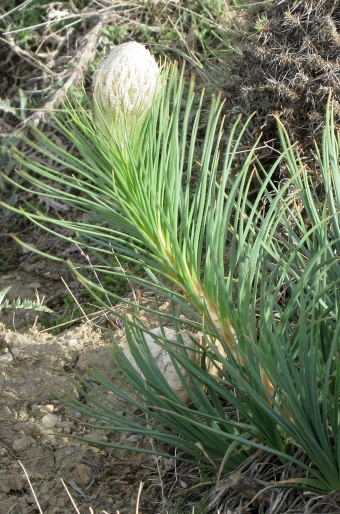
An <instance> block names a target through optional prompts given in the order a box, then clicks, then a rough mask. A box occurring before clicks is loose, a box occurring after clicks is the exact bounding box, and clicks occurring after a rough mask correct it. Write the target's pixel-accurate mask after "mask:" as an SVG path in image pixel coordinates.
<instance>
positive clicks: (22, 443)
mask: <svg viewBox="0 0 340 514" xmlns="http://www.w3.org/2000/svg"><path fill="white" fill-rule="evenodd" d="M33 443H35V440H34V439H33V437H31V436H29V435H28V436H25V437H21V438H20V439H15V440H14V441H13V445H12V448H13V450H14V451H15V452H19V451H23V450H27V448H29V447H30V446H32V444H33Z"/></svg>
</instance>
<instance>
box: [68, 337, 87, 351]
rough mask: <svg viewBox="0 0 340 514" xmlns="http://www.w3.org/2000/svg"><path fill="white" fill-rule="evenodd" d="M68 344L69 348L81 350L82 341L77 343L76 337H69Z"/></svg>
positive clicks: (82, 346)
mask: <svg viewBox="0 0 340 514" xmlns="http://www.w3.org/2000/svg"><path fill="white" fill-rule="evenodd" d="M68 345H69V346H71V348H75V349H76V350H82V349H83V348H84V345H83V343H79V342H78V339H76V338H73V339H69V342H68Z"/></svg>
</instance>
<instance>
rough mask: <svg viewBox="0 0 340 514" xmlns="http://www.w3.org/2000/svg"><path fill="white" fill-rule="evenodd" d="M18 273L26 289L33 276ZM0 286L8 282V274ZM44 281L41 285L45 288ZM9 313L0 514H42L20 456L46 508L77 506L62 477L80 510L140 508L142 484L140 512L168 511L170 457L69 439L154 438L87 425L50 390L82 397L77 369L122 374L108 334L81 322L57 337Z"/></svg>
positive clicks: (4, 336)
mask: <svg viewBox="0 0 340 514" xmlns="http://www.w3.org/2000/svg"><path fill="white" fill-rule="evenodd" d="M8 276H9V275H8ZM20 276H21V278H22V281H20V280H17V281H16V287H17V291H14V293H12V294H14V296H15V295H16V294H17V292H18V291H20V290H21V292H22V291H23V289H24V276H26V278H28V277H29V276H30V277H32V275H28V274H27V273H26V274H25V273H23V274H21V275H20V274H19V275H17V278H18V277H19V278H20ZM10 280H11V279H8V281H10ZM30 280H31V282H32V278H30ZM12 283H13V280H12ZM0 285H1V286H2V287H5V286H6V280H4V276H2V280H1V284H0ZM26 286H27V284H26ZM45 286H46V285H45V284H41V288H42V289H43V288H44V287H45ZM49 287H50V288H51V287H52V286H51V285H50V286H49ZM58 287H59V286H58ZM0 289H1V288H0ZM28 289H29V288H28ZM52 289H53V287H52ZM27 294H28V290H27ZM53 294H54V293H53ZM26 296H27V295H26ZM31 296H32V295H31ZM21 297H22V298H23V297H25V293H24V294H23V295H22V296H21ZM33 298H34V295H33ZM17 312H18V315H19V316H20V315H23V314H22V313H21V312H20V313H19V311H17ZM26 316H27V313H26ZM11 317H13V311H7V312H6V311H3V312H2V313H1V317H0V321H2V323H1V322H0V514H28V513H37V512H39V510H38V508H37V506H36V503H35V501H34V498H33V494H32V491H31V489H30V486H29V484H28V481H27V479H26V477H25V473H24V471H23V469H22V467H21V465H20V462H21V463H22V465H23V466H24V468H25V470H26V472H27V474H28V476H29V478H30V480H31V482H32V486H33V489H34V491H35V493H36V495H37V497H38V500H39V504H40V507H41V511H42V512H43V514H69V513H70V514H71V513H74V512H76V511H75V509H74V507H73V506H72V504H71V501H70V499H69V497H68V495H67V492H66V490H65V488H64V486H63V483H62V481H61V479H63V480H64V481H65V484H66V485H67V487H68V489H69V491H70V493H71V494H72V497H73V498H74V501H75V503H76V505H77V507H78V509H79V512H81V514H85V513H89V512H91V513H92V512H93V513H94V514H103V513H107V514H116V513H117V512H119V513H120V514H132V513H135V512H136V504H137V498H138V491H139V487H140V483H141V482H143V490H142V493H141V496H140V508H141V511H142V512H143V513H148V512H153V513H155V512H164V510H163V509H164V504H162V501H161V499H160V498H161V487H162V485H161V479H160V474H161V475H162V474H163V475H164V474H167V473H168V471H167V470H168V469H169V466H170V465H171V463H170V462H166V460H165V459H161V460H158V462H157V464H156V460H155V458H153V457H151V456H148V455H145V454H141V453H135V452H125V451H120V450H113V449H112V448H107V447H90V446H89V445H87V444H86V443H83V442H81V441H78V440H75V439H71V438H70V437H69V436H70V435H85V436H86V437H89V438H90V439H92V440H100V439H102V440H104V441H120V442H121V443H125V442H126V443H127V444H128V445H129V446H130V447H131V446H140V445H142V446H145V447H147V448H148V449H151V442H150V441H147V440H143V439H141V438H140V436H137V435H134V434H132V435H131V434H126V433H112V432H111V433H109V432H106V431H100V430H98V431H95V430H91V429H85V428H84V426H83V425H82V420H83V418H82V416H81V415H80V413H79V412H77V411H74V410H72V409H70V408H69V407H66V406H65V405H63V404H61V403H60V402H59V401H58V400H56V399H55V397H54V395H53V392H56V393H57V394H61V395H62V394H63V393H64V392H65V391H68V392H71V393H72V394H73V395H74V396H76V395H77V392H76V389H75V388H74V386H73V385H72V384H71V383H70V381H69V380H68V379H69V378H70V377H71V376H72V370H74V369H75V370H77V371H78V372H79V373H81V374H82V375H83V376H85V377H86V378H87V379H89V378H90V377H89V375H88V371H89V368H90V366H91V365H92V364H95V365H97V366H100V367H101V369H102V370H103V371H104V372H105V373H106V374H107V375H108V376H110V378H111V379H112V378H113V379H114V377H115V376H117V370H116V369H115V367H114V361H113V360H112V359H108V351H109V349H110V345H111V343H110V340H109V338H108V336H107V332H105V331H102V330H99V329H97V328H93V327H92V326H90V325H86V324H83V325H80V326H78V327H76V328H72V329H69V330H66V331H64V332H62V333H61V334H60V335H58V336H52V335H50V334H49V333H47V332H41V331H40V332H39V331H38V330H37V329H25V331H24V333H21V332H20V331H16V330H13V328H11V329H9V328H8V327H9V326H11V327H13V326H14V327H15V326H16V324H15V323H14V322H13V320H12V323H11V324H10V323H9V320H10V319H11ZM31 326H32V325H31ZM115 335H116V336H117V337H118V338H119V340H120V341H122V344H124V334H123V331H122V330H121V329H119V328H117V331H116V334H115ZM86 421H89V420H86ZM92 421H93V420H92ZM19 461H20V462H19ZM170 474H171V471H170ZM91 509H93V510H91Z"/></svg>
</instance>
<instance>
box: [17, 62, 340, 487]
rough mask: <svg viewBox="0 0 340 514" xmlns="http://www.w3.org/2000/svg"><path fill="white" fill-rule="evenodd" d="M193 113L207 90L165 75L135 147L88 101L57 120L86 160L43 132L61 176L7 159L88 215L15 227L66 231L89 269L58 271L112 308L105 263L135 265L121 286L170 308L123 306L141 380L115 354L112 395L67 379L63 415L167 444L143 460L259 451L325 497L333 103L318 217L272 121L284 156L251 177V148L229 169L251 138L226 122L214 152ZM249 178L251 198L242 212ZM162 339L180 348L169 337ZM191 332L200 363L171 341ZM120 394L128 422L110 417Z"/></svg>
mask: <svg viewBox="0 0 340 514" xmlns="http://www.w3.org/2000/svg"><path fill="white" fill-rule="evenodd" d="M204 102H205V100H204V92H203V93H202V95H201V96H198V95H197V94H196V91H195V84H194V82H191V84H190V87H189V89H188V88H187V87H186V85H185V80H184V71H183V70H181V71H179V70H178V69H177V68H176V66H170V67H168V68H165V69H164V70H163V75H162V82H161V89H160V93H159V94H158V95H157V96H156V97H155V101H154V102H153V105H152V108H151V110H150V112H149V113H148V116H147V118H146V119H144V120H143V124H142V128H141V129H140V135H141V136H140V137H139V138H137V139H133V141H130V139H129V134H131V130H127V128H126V127H124V123H122V124H121V125H120V126H119V127H118V126H117V127H116V130H119V131H121V133H120V135H119V137H117V138H115V137H110V138H109V139H107V137H106V136H105V135H104V134H103V132H102V131H101V130H100V129H99V127H98V125H97V124H96V122H95V121H94V119H93V116H92V114H91V112H93V106H91V103H90V102H89V103H87V104H86V105H85V106H83V105H81V104H80V103H79V102H77V101H75V104H74V105H72V103H70V104H69V105H68V106H67V108H66V110H65V113H64V114H61V115H58V116H56V117H55V118H54V123H55V127H56V130H58V131H59V133H60V134H62V135H63V137H64V138H69V139H70V140H72V142H73V144H74V145H75V147H76V149H77V152H79V154H80V155H82V159H79V158H78V157H76V156H75V155H72V154H70V153H68V152H66V151H64V150H63V149H62V148H60V147H59V146H58V145H56V144H55V143H54V142H53V141H52V140H50V139H49V138H48V137H47V136H46V135H45V134H44V133H43V132H41V131H39V130H38V129H37V130H36V131H35V134H36V140H37V141H36V142H31V143H30V144H31V147H32V149H33V150H34V151H39V152H40V153H41V154H42V155H44V156H46V157H48V158H49V159H50V162H51V161H54V162H55V163H58V164H60V163H62V165H63V167H64V168H65V169H68V170H70V171H71V173H70V174H66V173H60V172H58V171H56V170H55V169H54V168H53V167H49V166H48V165H46V164H44V163H43V161H42V160H37V159H35V158H31V157H29V156H27V155H24V154H22V153H20V152H18V154H17V159H18V161H19V162H20V163H21V164H22V165H23V167H24V168H25V169H24V171H23V172H22V175H23V177H24V178H25V179H26V180H27V181H28V182H29V183H30V184H31V186H33V188H35V189H39V194H40V195H46V196H53V197H54V198H55V199H57V200H58V201H62V202H63V203H65V204H67V205H70V206H72V207H74V208H76V209H78V210H79V211H80V212H82V213H83V215H84V216H83V218H82V220H80V221H73V220H66V219H62V218H60V219H58V220H56V219H53V218H51V217H50V216H48V214H44V213H41V212H37V213H33V214H32V213H29V212H26V213H25V215H26V216H27V217H28V218H29V219H30V220H31V221H33V222H34V223H36V224H38V225H39V226H40V227H41V228H44V229H46V230H48V231H49V232H51V233H55V234H56V233H57V232H56V231H55V229H54V227H55V226H57V227H58V226H59V227H62V228H63V229H67V230H71V231H72V233H73V234H74V236H73V238H72V240H73V241H75V242H76V243H77V244H78V245H79V246H80V247H81V248H83V249H84V251H86V253H90V254H91V255H93V256H94V258H95V259H94V260H93V261H92V262H94V264H92V265H84V264H82V263H77V262H75V263H71V262H70V266H71V268H72V271H73V273H74V274H75V275H76V276H77V278H78V279H79V280H80V281H81V282H82V284H83V285H84V286H85V287H86V288H87V289H88V290H89V291H90V292H91V293H92V294H93V296H94V297H95V298H96V300H97V302H98V303H99V304H100V305H104V306H105V307H107V308H108V309H109V310H110V309H112V307H111V304H112V303H113V301H115V300H117V297H119V295H117V294H115V293H114V292H112V291H111V290H110V289H109V288H105V287H103V284H104V283H105V282H103V280H102V279H103V277H111V276H112V277H116V276H120V277H121V278H124V277H125V273H124V272H123V271H122V270H121V269H119V268H115V269H113V268H112V259H113V257H115V258H118V259H119V262H120V263H126V264H127V265H128V266H132V269H133V266H137V265H138V266H142V267H143V269H144V271H145V274H144V275H143V276H140V274H138V275H137V274H134V273H131V274H129V277H128V279H129V281H130V283H131V284H135V285H137V286H141V287H143V288H146V289H147V290H149V291H151V292H153V293H154V295H155V298H156V299H157V298H159V297H160V296H163V297H165V298H166V299H167V300H168V302H169V304H170V307H171V308H170V310H169V311H168V312H166V313H165V312H163V311H162V310H161V309H160V308H158V303H157V301H156V306H155V308H154V309H146V308H145V307H143V306H142V305H139V304H138V302H137V301H135V302H134V301H132V300H131V299H124V298H122V300H123V301H125V302H126V303H127V304H129V305H131V306H132V307H133V308H134V315H133V317H132V318H130V319H125V330H126V335H127V340H128V346H129V350H130V352H131V355H132V356H133V358H134V361H135V362H136V363H137V364H138V368H139V370H140V373H137V372H136V369H135V367H134V366H133V364H132V363H131V361H130V360H129V359H128V358H127V356H126V354H125V353H124V352H123V351H122V349H121V348H120V347H119V345H118V343H117V342H115V341H114V342H113V345H114V350H113V359H114V361H115V363H116V365H117V366H118V368H119V370H120V371H121V378H120V380H121V384H120V385H116V384H114V383H112V382H111V381H110V380H109V379H108V378H107V377H105V376H104V375H103V373H102V371H101V370H96V369H95V370H93V374H92V376H93V378H94V381H95V383H96V384H100V385H101V386H102V387H101V388H97V387H96V386H93V385H92V384H91V383H89V382H87V381H86V380H84V379H83V378H82V377H80V376H79V377H77V378H78V379H79V384H80V385H79V384H78V389H79V392H80V394H81V397H82V398H84V400H85V403H84V402H83V401H82V402H78V401H77V400H75V399H72V398H69V399H68V402H69V404H70V405H72V406H74V407H76V409H77V410H80V411H81V412H83V413H84V414H86V415H88V416H90V417H91V418H92V419H93V420H94V422H93V423H91V424H90V426H92V427H94V426H95V427H96V428H98V427H97V426H96V420H97V422H98V423H99V425H98V426H99V427H102V428H105V430H108V429H110V430H111V431H112V432H115V431H120V430H124V431H130V432H132V433H137V434H142V435H144V436H148V437H151V438H153V439H154V440H156V441H159V442H160V443H163V444H164V445H165V446H164V449H159V450H154V449H153V450H150V452H151V453H154V452H155V451H156V452H159V454H160V455H164V456H167V457H170V456H173V452H174V448H176V453H175V455H176V458H178V459H181V460H186V461H189V462H190V463H195V464H197V463H199V465H200V466H201V467H202V468H204V469H206V468H207V469H214V470H216V471H217V470H219V471H220V473H223V472H226V471H232V470H235V469H236V468H237V467H239V466H240V465H242V464H244V463H245V462H246V460H247V459H251V458H252V456H253V454H254V452H255V451H261V452H264V453H265V454H271V455H272V456H273V458H275V459H276V462H277V463H280V464H285V463H287V462H288V463H289V462H291V463H293V464H294V469H295V470H298V471H297V473H295V475H294V476H293V477H292V476H290V477H289V479H288V480H287V481H285V482H284V483H282V484H275V483H274V484H272V485H273V486H274V485H275V486H277V485H283V486H290V487H291V486H294V487H297V488H301V489H304V490H308V491H310V490H313V491H316V492H317V493H327V492H329V491H338V490H339V489H340V474H339V469H340V462H339V451H338V447H339V440H340V439H339V438H340V426H339V418H338V401H339V394H340V380H339V376H340V375H339V360H338V358H337V356H338V352H339V341H340V323H339V316H338V308H339V305H338V294H337V291H338V288H339V282H340V267H339V257H338V255H339V240H340V238H339V235H340V225H339V208H340V205H339V198H340V189H339V180H338V177H339V171H340V170H339V164H338V163H339V135H338V134H337V132H336V129H335V124H334V107H333V103H332V102H329V104H328V109H327V116H326V121H325V131H324V136H323V140H322V145H321V146H320V148H317V149H316V150H315V151H316V154H317V161H318V166H319V167H320V169H321V170H322V176H323V184H324V191H323V193H324V201H322V202H321V201H320V200H319V195H318V193H317V191H316V189H315V187H314V185H313V183H312V182H311V181H310V179H309V176H308V173H307V170H306V168H305V166H304V163H303V160H302V159H301V158H300V156H299V154H298V153H297V152H296V150H295V149H294V146H293V144H292V142H291V141H290V138H289V135H288V133H287V131H286V129H285V128H284V125H283V124H282V123H281V122H280V121H279V120H277V123H278V132H279V134H280V141H281V152H280V153H279V154H278V156H277V158H276V160H275V161H274V162H273V164H272V166H271V167H270V168H269V169H264V168H263V167H262V165H261V162H258V160H257V157H256V152H257V146H256V145H254V146H253V147H252V149H251V150H250V151H249V152H248V153H247V154H246V157H245V159H244V161H243V165H242V166H241V168H237V166H238V165H239V159H238V156H239V152H240V151H242V139H243V136H244V134H245V131H246V130H247V128H248V125H247V123H246V124H245V125H243V124H242V123H241V121H240V120H238V121H237V122H236V123H235V124H234V125H233V127H232V129H231V131H230V133H229V134H228V137H227V138H225V136H224V133H223V128H224V120H223V117H222V115H221V113H222V110H223V107H224V106H223V102H222V101H221V99H220V97H215V98H213V99H212V101H211V104H210V107H209V110H208V117H207V115H206V112H205V109H204V108H203V106H204V105H205V103H204ZM203 120H204V122H205V124H206V131H205V138H204V140H203V142H201V144H200V145H198V144H197V142H198V133H199V128H200V126H201V123H202V121H203ZM249 123H251V120H249V121H248V124H249ZM112 136H114V134H113V132H112ZM122 141H123V144H122ZM26 143H27V144H29V141H28V140H27V141H26ZM282 164H284V165H285V166H286V168H287V170H288V172H289V176H288V179H287V181H286V182H285V184H284V185H283V187H281V188H278V186H277V185H276V183H275V180H274V177H275V174H276V172H277V169H278V168H279V167H280V166H281V165H282ZM32 172H33V173H32ZM253 176H256V178H257V180H258V181H259V184H260V187H259V189H258V191H257V192H256V193H255V194H253V195H252V196H251V197H250V196H249V190H250V187H251V184H252V179H253ZM193 178H194V180H193ZM12 209H13V207H12ZM13 210H15V209H13ZM58 236H59V237H64V239H67V237H66V236H60V233H59V234H58ZM89 273H90V275H89ZM91 273H92V277H91ZM125 278H126V277H125ZM103 293H104V295H105V296H104V299H103ZM143 309H144V310H149V311H152V313H153V314H154V315H155V316H156V319H157V320H158V323H159V325H160V327H161V332H160V333H155V332H154V331H150V328H149V327H148V326H147V325H146V324H145V322H144V321H143V318H142V312H143ZM169 327H170V328H172V329H173V330H174V331H175V333H176V334H177V338H176V341H172V340H170V339H168V338H167V337H166V329H167V328H169ZM189 332H190V333H200V334H201V336H202V339H201V340H200V341H201V342H196V343H195V344H194V345H193V351H194V354H195V357H193V356H192V348H189V347H188V346H187V345H186V344H185V342H184V334H187V333H189ZM146 335H148V336H150V337H151V338H152V339H153V341H154V342H155V343H156V344H157V345H159V346H160V347H161V348H163V349H164V350H165V351H166V352H168V354H169V356H170V357H169V358H170V361H171V363H172V366H173V367H174V369H175V371H176V374H177V376H178V381H179V382H180V383H182V385H183V388H184V389H185V390H186V392H187V394H188V395H189V398H190V402H189V403H185V402H183V401H181V400H180V398H179V397H178V396H177V395H176V394H175V393H174V391H173V390H172V388H171V387H170V386H169V383H168V382H167V380H166V378H165V376H164V374H163V373H162V371H161V370H160V369H159V367H158V365H157V362H156V361H155V359H154V357H153V355H152V354H151V352H150V349H149V346H148V344H147V338H146ZM193 339H195V338H193ZM195 341H196V340H195ZM103 390H104V391H106V392H109V391H110V392H111V393H113V395H111V397H109V396H108V394H106V393H103V392H102V391H103ZM117 397H118V398H121V399H122V400H124V402H127V403H128V404H129V405H130V406H131V407H126V408H122V406H121V404H120V403H119V400H115V398H117ZM103 444H106V445H108V446H112V447H117V445H115V444H114V443H112V442H110V441H109V442H107V443H103ZM119 447H120V448H121V447H122V448H125V449H130V448H127V447H125V446H119ZM141 451H149V450H145V449H144V450H141Z"/></svg>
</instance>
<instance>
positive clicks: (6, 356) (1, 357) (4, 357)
mask: <svg viewBox="0 0 340 514" xmlns="http://www.w3.org/2000/svg"><path fill="white" fill-rule="evenodd" d="M13 360H14V358H13V355H12V354H11V353H10V352H6V353H3V354H2V355H0V362H12V361H13Z"/></svg>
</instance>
